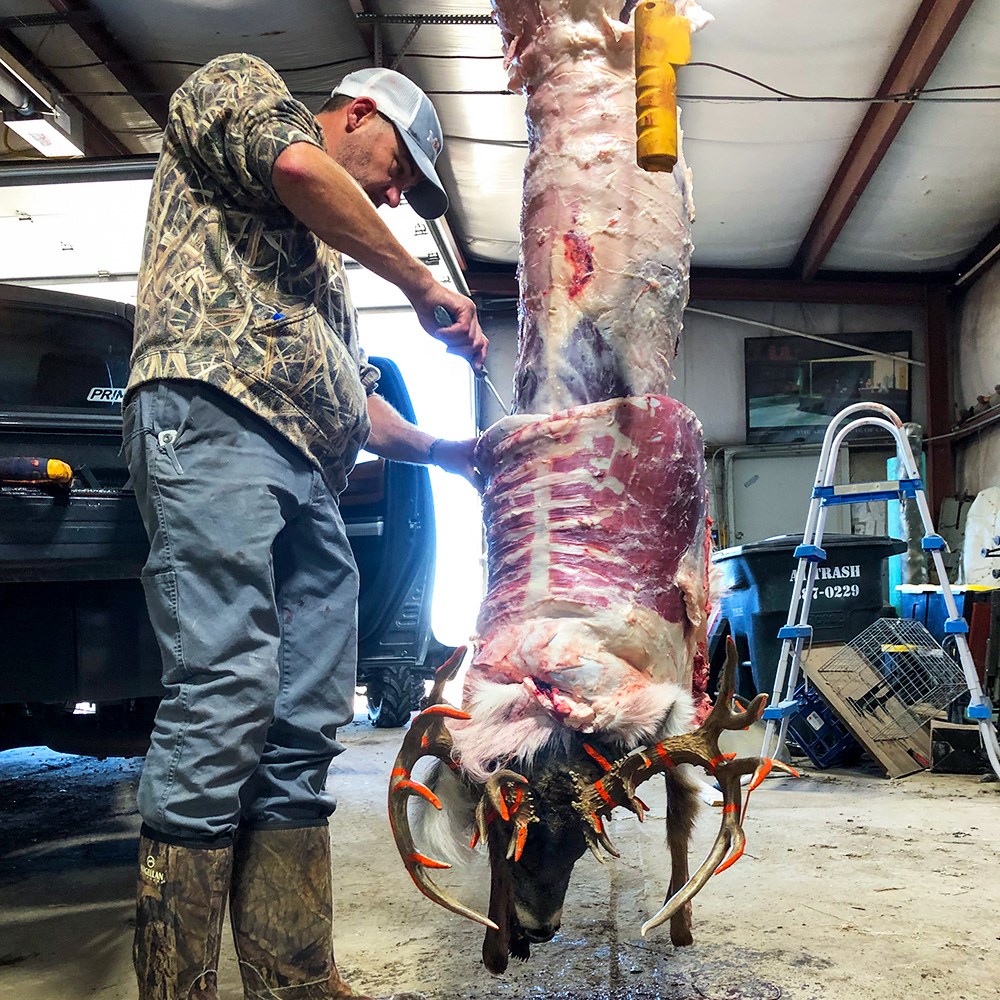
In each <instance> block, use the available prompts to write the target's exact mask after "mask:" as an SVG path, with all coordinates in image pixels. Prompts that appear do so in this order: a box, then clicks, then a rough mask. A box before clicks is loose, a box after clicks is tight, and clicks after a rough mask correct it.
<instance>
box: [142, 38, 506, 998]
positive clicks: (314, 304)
mask: <svg viewBox="0 0 1000 1000" xmlns="http://www.w3.org/2000/svg"><path fill="white" fill-rule="evenodd" d="M440 149H441V127H440V124H439V122H438V119H437V115H436V114H435V112H434V109H433V107H432V105H431V103H430V101H429V100H428V98H427V97H426V95H424V94H423V92H422V91H420V90H419V89H418V88H417V87H415V86H414V85H413V84H412V83H410V82H409V81H408V80H406V79H405V77H402V76H401V75H400V74H398V73H394V72H392V71H389V70H362V71H360V72H358V73H353V74H350V75H349V76H347V77H346V78H345V79H344V80H343V81H342V82H341V84H340V85H339V86H338V88H337V90H336V91H334V94H333V96H332V98H331V100H330V101H328V102H327V104H325V105H324V106H323V108H322V109H321V110H320V112H319V114H318V115H317V116H315V117H314V116H313V115H312V114H311V113H310V112H309V111H308V109H307V108H306V107H305V106H304V105H302V104H300V103H299V102H298V101H296V100H294V99H293V98H292V96H291V95H290V93H289V92H288V90H287V88H286V87H285V85H284V84H283V83H282V81H281V79H280V78H279V77H278V75H277V74H276V73H275V72H274V70H272V69H271V68H270V67H269V66H267V65H266V64H265V63H263V62H261V61H260V60H259V59H256V58H255V57H252V56H248V55H230V56H223V57H220V58H218V59H216V60H214V61H212V62H211V63H209V64H208V65H207V66H205V67H204V68H202V69H200V70H198V71H197V72H196V73H194V74H193V75H192V76H191V77H190V78H189V79H188V80H187V81H186V82H185V83H184V84H183V85H182V86H181V87H180V88H179V89H178V91H177V92H176V93H175V94H174V96H173V98H172V100H171V104H170V114H169V120H168V122H167V127H166V130H165V133H164V143H163V151H162V153H161V156H160V160H159V163H158V165H157V169H156V174H155V177H154V180H153V192H152V196H151V201H150V209H149V217H148V220H147V227H146V240H145V248H144V255H143V263H142V268H141V273H140V279H139V296H138V308H137V315H136V342H135V347H134V351H133V356H132V376H131V380H130V382H129V387H128V392H127V395H126V407H125V428H124V434H125V448H126V452H127V456H128V461H129V468H130V470H131V473H132V478H133V481H134V484H135V489H136V495H137V498H138V501H139V506H140V509H141V511H142V514H143V519H144V522H145V525H146V529H147V532H148V533H149V536H150V555H149V560H148V562H147V564H146V567H145V569H144V571H143V583H144V586H145V590H146V597H147V603H148V605H149V612H150V619H151V621H152V623H153V627H154V630H155V631H156V634H157V637H158V640H159V643H160V646H161V652H162V654H163V665H164V666H163V680H164V686H165V688H166V695H165V697H164V699H163V701H162V703H161V705H160V708H159V711H158V713H157V717H156V724H155V727H154V732H153V736H152V742H151V746H150V750H149V753H148V755H147V757H146V762H145V766H144V768H143V773H142V778H141V781H140V784H139V794H138V802H139V812H140V815H141V817H142V820H143V827H142V832H141V842H140V863H139V883H138V906H137V924H136V934H135V946H134V959H135V965H136V971H137V975H138V980H139V994H140V1000H153V998H156V1000H174V998H184V1000H191V998H198V1000H209V998H214V997H216V996H217V972H216V970H217V966H218V956H219V946H220V937H221V933H222V924H223V916H224V910H225V906H226V900H227V895H228V897H229V905H230V915H231V919H232V925H233V932H234V938H235V942H236V948H237V954H238V957H239V960H240V970H241V974H242V978H243V986H244V991H245V995H246V996H247V997H248V998H258V997H277V996H280V997H282V998H283V1000H294V998H306V997H309V998H312V997H347V996H353V995H354V994H353V993H352V992H351V991H350V989H349V987H348V986H347V985H346V984H345V983H344V982H343V980H341V978H340V976H339V975H338V973H337V969H336V965H335V963H334V960H333V951H332V943H331V941H332V894H331V888H330V843H329V836H328V830H327V818H328V816H329V815H330V813H332V812H333V809H334V807H335V804H336V803H335V800H334V799H333V797H332V796H330V795H329V794H328V793H327V792H326V790H325V780H326V773H327V769H328V767H329V764H330V761H331V759H332V758H333V756H334V755H335V754H337V753H339V752H340V750H341V749H342V747H341V746H340V745H339V744H338V743H337V741H336V732H337V727H338V726H340V725H343V724H344V723H346V722H347V721H349V720H350V719H351V718H352V716H353V699H354V684H355V660H356V641H357V635H356V615H357V569H356V567H355V565H354V560H353V558H352V555H351V551H350V548H349V546H348V543H347V539H346V535H345V532H344V526H343V522H342V520H341V517H340V513H339V510H338V506H337V495H338V493H339V492H340V491H341V490H342V489H343V488H344V485H345V483H346V481H347V474H348V472H349V471H350V469H351V467H352V465H353V463H354V461H355V458H356V456H357V453H358V450H359V448H360V447H361V446H362V445H365V444H366V442H367V447H368V448H369V449H370V450H372V451H374V452H376V453H378V454H380V455H383V456H386V457H389V458H394V459H397V460H401V461H408V462H429V461H432V460H433V461H434V462H435V463H436V464H438V465H440V466H441V467H443V468H445V469H448V470H450V471H453V472H458V473H461V474H463V475H466V476H467V477H468V478H470V479H471V480H473V481H475V476H476V474H475V470H474V468H473V463H472V445H473V442H470V441H464V442H457V441H440V440H436V441H435V440H432V439H431V437H430V436H429V435H427V434H425V433H423V432H422V431H420V430H418V429H417V428H416V427H414V426H412V425H411V424H409V423H407V422H406V421H404V420H403V419H402V418H401V417H400V416H399V415H398V414H397V413H396V412H395V411H394V410H392V409H391V408H390V407H389V406H388V405H387V404H386V403H385V402H384V401H383V400H381V399H380V398H379V397H378V396H375V395H373V394H372V393H373V391H374V389H375V386H376V383H377V379H378V371H377V369H375V368H373V367H372V366H371V365H369V364H368V363H367V361H366V360H365V357H364V354H363V352H362V351H361V350H360V348H359V346H358V334H357V320H356V315H355V312H354V309H353V306H352V305H351V300H350V296H349V292H348V289H347V285H346V282H345V280H344V274H343V269H342V265H341V260H340V254H339V253H338V251H342V252H345V253H348V254H350V255H351V256H352V257H353V258H355V259H356V260H358V261H359V262H361V263H362V264H363V265H365V266H366V267H368V268H370V269H371V270H373V271H374V272H375V273H377V274H379V275H381V276H382V277H383V278H386V279H388V280H389V281H392V282H393V283H394V284H396V285H397V286H398V287H399V288H400V289H401V290H402V291H403V292H404V293H405V294H406V296H407V298H408V299H409V300H410V302H411V303H412V305H413V308H414V310H415V311H416V314H417V317H418V318H419V320H420V322H421V324H422V325H423V327H424V328H425V330H427V331H428V332H429V333H431V334H432V335H433V336H435V337H437V338H438V339H440V340H442V341H444V343H445V344H446V345H447V347H448V350H449V351H452V352H454V353H457V354H459V355H461V356H462V357H465V358H467V359H468V360H469V362H470V363H471V364H473V365H474V366H480V365H482V363H483V361H484V358H485V354H486V346H487V341H486V338H485V337H484V336H483V334H482V331H481V330H480V328H479V324H478V321H477V319H476V311H475V307H474V305H473V303H472V302H471V301H470V300H468V299H466V298H464V297H463V296H460V295H457V294H456V293H454V292H453V291H450V290H449V289H447V288H445V287H443V286H442V285H441V284H439V283H438V282H437V281H435V280H434V278H433V277H432V276H431V273H430V272H429V271H428V269H427V268H426V267H424V266H423V264H421V263H420V262H419V261H417V260H415V259H414V258H413V257H411V256H410V255H409V254H408V253H407V252H406V251H405V250H404V249H403V247H402V246H400V244H399V243H398V242H397V241H396V240H395V238H394V237H393V236H392V234H391V232H390V231H389V229H387V228H386V226H385V225H384V224H383V222H382V221H381V219H380V217H379V215H378V213H377V211H376V207H377V206H380V205H383V204H385V205H390V206H393V207H395V206H396V205H398V204H399V202H400V199H401V198H402V197H403V196H404V195H405V196H406V198H407V200H408V201H409V203H410V204H411V205H412V207H413V208H414V209H415V210H416V211H417V212H418V213H419V214H420V215H422V216H424V217H425V218H433V217H436V216H437V215H440V214H441V213H443V212H444V211H445V209H446V208H447V203H448V202H447V197H446V196H445V193H444V190H443V188H442V186H441V182H440V180H439V179H438V176H437V174H436V173H435V170H434V162H435V160H436V158H437V155H438V153H439V152H440ZM438 306H443V307H444V308H445V309H447V310H448V312H449V313H450V315H451V316H453V317H455V320H454V322H453V323H452V324H451V325H449V326H447V327H446V328H444V329H439V328H438V324H437V323H435V321H434V310H435V308H436V307H438Z"/></svg>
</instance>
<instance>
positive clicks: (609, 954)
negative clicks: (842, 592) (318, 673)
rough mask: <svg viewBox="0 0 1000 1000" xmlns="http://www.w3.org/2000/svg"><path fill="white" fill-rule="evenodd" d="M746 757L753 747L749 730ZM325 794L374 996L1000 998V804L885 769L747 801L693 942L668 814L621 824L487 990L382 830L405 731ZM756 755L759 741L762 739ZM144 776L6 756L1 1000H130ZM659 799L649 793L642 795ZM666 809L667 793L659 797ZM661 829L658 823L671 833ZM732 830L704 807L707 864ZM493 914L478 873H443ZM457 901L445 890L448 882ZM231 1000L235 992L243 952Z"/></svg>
mask: <svg viewBox="0 0 1000 1000" xmlns="http://www.w3.org/2000/svg"><path fill="white" fill-rule="evenodd" d="M747 735H748V738H749V740H750V742H754V741H755V740H756V736H755V734H753V733H752V732H751V733H750V734H747ZM343 740H344V742H345V743H346V744H348V752H347V753H346V754H344V755H343V756H341V757H340V758H339V759H338V760H337V761H336V762H335V764H334V767H333V769H332V771H331V778H330V780H331V781H332V782H333V784H334V787H335V788H336V789H337V793H338V795H339V798H340V808H339V809H338V812H337V814H336V816H335V817H334V820H333V823H332V827H331V830H332V836H333V842H334V856H335V858H336V859H337V863H336V866H335V870H334V879H335V884H336V887H337V914H338V922H337V953H338V960H339V964H340V967H341V971H342V972H343V974H344V975H345V976H346V977H347V978H348V979H349V980H350V981H351V982H352V984H353V985H354V986H355V988H356V989H364V990H365V991H366V992H369V993H371V994H373V995H379V996H383V995H388V994H389V993H391V992H393V990H421V991H423V992H424V993H426V995H427V997H428V998H432V1000H455V998H468V1000H485V998H515V997H524V998H529V997H531V998H541V997H547V998H553V1000H556V998H574V1000H576V998H579V1000H583V998H587V1000H653V998H660V1000H777V998H789V997H792V998H796V1000H899V998H905V1000H930V998H933V997H939V996H940V997H947V998H949V1000H986V998H995V997H1000V876H998V874H997V873H998V861H1000V850H998V836H997V830H998V828H1000V824H998V818H1000V786H998V784H997V783H995V782H994V783H984V782H981V781H980V780H979V779H978V778H975V777H956V776H945V775H931V774H929V773H922V774H918V775H913V776H911V777H908V778H904V779H902V780H900V781H896V782H890V781H888V780H886V779H884V778H882V777H881V776H880V775H879V774H878V773H877V772H876V771H875V770H874V769H872V770H851V771H809V770H806V771H805V772H804V777H803V778H802V779H801V780H799V781H795V780H793V779H785V778H779V779H768V781H766V782H765V783H764V785H763V787H762V788H761V789H759V790H758V791H757V792H755V793H754V796H753V802H752V806H751V809H750V815H749V818H748V821H747V824H746V829H747V833H748V837H749V846H748V853H747V855H746V856H745V857H744V859H743V860H742V861H740V863H739V864H737V865H736V866H735V867H734V868H732V869H730V870H729V871H728V872H726V873H724V874H723V875H720V876H718V877H716V878H714V879H713V880H712V881H711V882H710V883H709V885H708V886H707V887H706V888H705V889H704V890H703V891H702V893H701V894H700V895H699V896H698V897H697V899H696V900H695V916H694V921H695V931H694V933H695V944H694V945H693V946H692V947H690V948H685V949H674V948H673V947H672V946H671V945H670V943H669V938H668V936H667V933H666V928H663V929H661V930H658V931H654V932H652V933H651V934H650V935H649V937H647V938H646V939H643V938H641V937H640V936H639V926H640V924H641V923H642V921H643V919H644V918H645V917H646V916H647V915H648V914H650V913H651V912H653V911H654V910H655V909H656V908H657V907H658V905H659V902H660V901H661V900H662V896H663V892H664V889H665V887H666V884H667V877H668V875H667V870H668V866H667V862H666V853H665V848H664V843H663V840H664V835H663V824H662V817H663V800H662V792H661V790H660V786H659V785H658V783H651V785H652V784H657V788H656V789H653V788H651V787H650V786H646V790H645V791H644V792H643V798H644V799H646V800H647V801H648V803H649V804H650V806H652V808H653V815H652V817H651V818H650V819H649V820H647V822H646V823H645V824H644V825H643V826H641V827H640V826H639V825H638V824H637V823H636V822H635V820H634V819H633V818H632V817H631V816H625V815H623V816H622V817H621V818H620V819H616V820H614V821H613V822H612V823H611V824H610V833H611V835H612V838H613V840H614V841H615V843H616V845H617V846H618V849H619V850H620V851H621V853H622V857H621V859H620V860H618V861H614V862H609V863H608V864H607V865H605V866H603V867H602V866H599V865H597V864H596V863H595V862H594V861H593V860H592V859H590V858H589V856H588V857H587V858H584V859H583V860H582V861H581V862H580V864H579V865H578V867H577V871H576V873H575V875H574V883H573V885H572V886H571V888H570V893H569V897H568V900H567V907H566V911H565V914H564V923H563V930H562V932H561V933H560V934H559V935H558V936H557V938H556V940H555V941H553V942H552V943H550V944H548V945H544V946H540V947H536V948H534V949H533V955H532V958H531V960H530V962H528V963H527V964H523V965H522V964H517V963H514V964H512V966H511V969H510V970H509V972H508V973H507V974H506V975H505V976H503V977H498V978H495V977H492V976H490V975H489V974H488V973H486V972H485V970H484V969H483V968H482V965H481V964H480V960H479V949H480V945H481V940H482V938H481V934H480V929H479V928H478V927H477V926H475V925H473V924H471V923H469V922H467V921H464V920H462V919H461V918H458V917H455V916H453V915H451V914H450V913H448V912H446V911H445V910H443V909H441V908H439V907H436V906H433V905H432V904H431V903H430V902H428V901H427V900H426V899H424V897H423V896H421V895H420V894H419V893H418V892H417V891H416V889H415V888H414V887H413V886H412V884H411V883H410V881H409V878H408V877H407V875H406V874H405V872H404V870H403V867H402V864H401V863H400V862H399V859H398V855H397V853H396V850H395V847H394V845H393V843H392V839H391V836H390V833H389V828H388V823H387V821H386V818H385V790H386V781H387V775H388V772H389V768H390V765H391V762H392V759H393V757H394V756H395V752H396V749H397V747H398V744H399V741H400V733H399V731H379V730H373V729H372V728H370V727H369V726H368V724H367V723H366V722H363V721H360V720H359V721H358V722H356V723H355V724H354V725H353V726H351V727H349V728H348V729H347V730H345V731H344V732H343ZM755 745H756V746H759V740H756V744H755ZM139 765H140V761H139V760H137V759H121V758H115V759H110V760H107V761H104V762H99V761H97V760H95V759H93V758H79V757H67V756H62V755H59V754H54V753H51V752H49V751H47V750H42V749H30V750H18V751H8V752H5V753H0V803H2V814H3V822H2V824H0V998H3V1000H13V998H17V1000H79V998H82V997H91V996H99V997H101V998H106V1000H119V998H130V997H133V998H134V997H135V987H134V985H133V979H132V969H131V958H130V943H131V942H130V938H131V931H132V926H131V921H132V906H133V903H132V899H133V891H134V876H133V873H134V871H135V856H136V838H137V831H138V826H139V821H138V817H137V816H136V813H135V809H134V804H133V797H134V793H135V786H136V783H137V780H138V774H139ZM647 792H648V794H647ZM658 796H659V797H658ZM657 819H660V820H661V822H657ZM717 828H718V813H717V812H716V811H713V810H711V809H710V808H708V807H706V808H704V809H703V811H702V818H701V820H700V822H699V824H698V829H697V833H696V840H695V843H694V845H693V851H692V854H693V859H694V860H695V861H696V862H697V861H700V858H701V857H702V856H703V855H704V852H705V851H707V848H708V846H709V844H710V843H711V841H712V839H713V838H714V836H715V833H716V831H717ZM444 875H448V876H450V878H449V879H447V884H448V885H449V888H452V889H455V890H456V891H458V892H460V894H461V896H462V898H463V899H464V900H465V901H466V902H468V903H470V904H472V905H475V906H478V907H480V908H484V907H485V905H486V886H487V883H486V874H485V867H480V868H477V869H476V870H474V871H471V872H467V873H465V874H463V875H455V874H454V873H444ZM440 881H441V883H442V884H445V882H446V879H445V878H444V877H442V878H441V879H440ZM221 978H222V980H223V986H222V989H221V993H220V997H221V1000H238V998H239V997H240V996H241V993H240V991H239V988H238V986H237V983H238V974H237V970H236V966H235V960H234V957H233V952H232V947H231V945H230V944H229V943H228V942H227V944H226V946H225V949H224V954H223V961H222V967H221Z"/></svg>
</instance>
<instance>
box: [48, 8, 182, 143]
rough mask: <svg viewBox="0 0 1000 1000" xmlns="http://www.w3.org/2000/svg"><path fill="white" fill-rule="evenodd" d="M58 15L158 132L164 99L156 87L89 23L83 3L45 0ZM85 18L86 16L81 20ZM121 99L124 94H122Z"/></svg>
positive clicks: (107, 34) (163, 119)
mask: <svg viewBox="0 0 1000 1000" xmlns="http://www.w3.org/2000/svg"><path fill="white" fill-rule="evenodd" d="M49 3H50V4H51V5H52V8H53V9H54V10H55V11H56V13H58V14H64V15H66V16H67V17H71V18H72V20H71V22H70V25H71V27H72V28H73V30H74V31H75V32H76V33H77V35H79V36H80V39H81V40H82V41H83V42H84V43H85V44H86V46H87V47H88V48H89V49H90V50H91V51H92V52H93V53H94V55H95V56H97V58H98V59H100V60H101V62H103V63H104V65H105V67H106V69H107V70H108V72H109V73H111V75H112V76H114V78H115V79H116V80H117V81H118V82H119V83H120V84H121V85H122V86H123V87H124V88H125V90H126V91H127V92H128V94H129V96H131V98H132V100H133V101H135V102H136V103H137V104H138V105H139V106H140V107H141V108H142V109H143V111H145V112H146V114H147V115H149V117H150V118H152V119H153V121H154V122H156V124H157V125H158V126H159V127H160V128H161V129H162V128H164V127H165V126H166V124H167V107H168V104H169V102H168V100H167V98H166V97H164V96H163V95H162V94H159V93H158V91H159V88H158V87H157V86H156V85H155V84H154V83H153V82H152V81H151V80H150V79H149V77H147V76H146V74H145V73H143V72H142V70H140V69H137V68H136V67H135V63H134V60H133V59H132V58H131V57H130V56H129V54H128V53H127V52H126V51H125V50H124V49H123V48H122V47H121V45H120V44H119V42H118V40H117V39H116V38H115V37H114V36H113V35H112V34H111V32H110V31H108V29H107V28H106V27H105V26H104V24H103V22H101V21H100V20H91V19H90V15H93V13H94V12H93V11H92V10H91V8H90V5H89V4H88V3H87V0H49ZM85 15H86V17H85ZM123 96H124V95H123Z"/></svg>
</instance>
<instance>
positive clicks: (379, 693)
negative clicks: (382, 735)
mask: <svg viewBox="0 0 1000 1000" xmlns="http://www.w3.org/2000/svg"><path fill="white" fill-rule="evenodd" d="M414 681H417V682H419V685H420V695H421V696H422V695H423V682H422V681H420V678H417V677H415V676H414V671H413V670H412V668H411V667H409V666H398V667H392V668H388V669H386V670H383V671H381V673H380V674H379V677H378V679H377V680H371V681H369V682H368V690H367V696H368V721H369V722H371V724H372V725H373V726H374V727H375V728H376V729H399V728H400V727H401V726H405V725H406V724H407V723H408V722H409V721H410V714H411V713H412V712H414V711H417V710H418V709H419V708H420V698H419V697H416V690H415V688H416V684H415V683H414Z"/></svg>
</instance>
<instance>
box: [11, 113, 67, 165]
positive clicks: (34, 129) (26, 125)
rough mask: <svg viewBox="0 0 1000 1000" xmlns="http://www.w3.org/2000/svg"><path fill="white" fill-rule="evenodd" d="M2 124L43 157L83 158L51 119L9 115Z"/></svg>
mask: <svg viewBox="0 0 1000 1000" xmlns="http://www.w3.org/2000/svg"><path fill="white" fill-rule="evenodd" d="M4 124H5V125H6V126H7V127H8V128H9V129H10V130H11V132H15V133H17V135H19V136H20V137H21V138H22V139H24V140H25V141H26V142H30V143H31V145H32V146H34V147H35V149H37V150H38V152H39V153H43V154H44V155H45V156H83V150H82V149H80V147H79V146H77V145H76V143H74V142H73V140H72V139H71V138H70V137H69V136H68V135H67V134H66V133H65V132H63V131H62V129H60V128H59V127H58V126H57V125H56V123H55V122H54V121H52V120H51V118H45V117H42V116H38V117H32V118H23V117H21V116H20V115H11V116H10V117H8V118H5V119H4Z"/></svg>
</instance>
